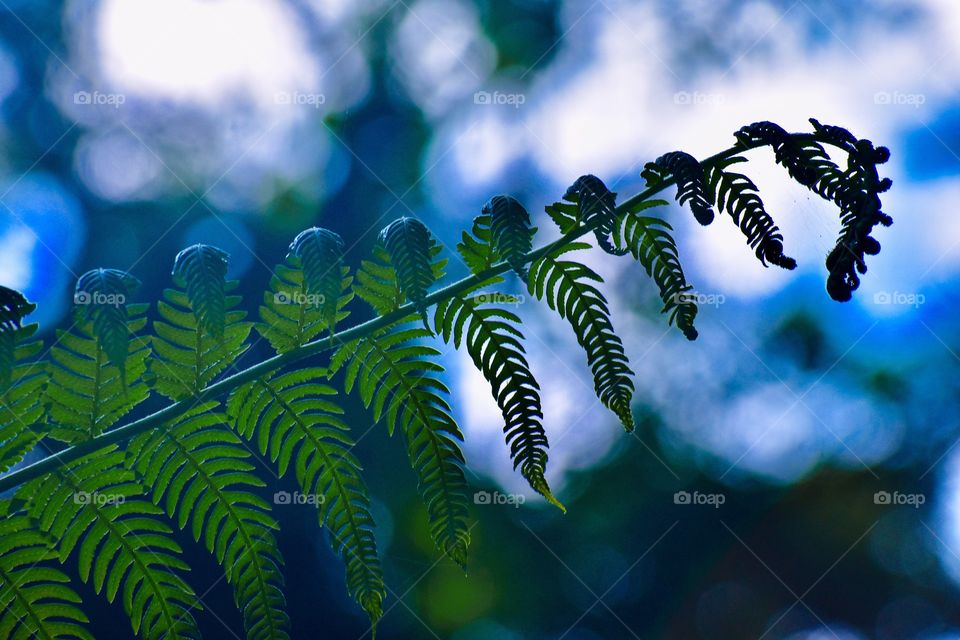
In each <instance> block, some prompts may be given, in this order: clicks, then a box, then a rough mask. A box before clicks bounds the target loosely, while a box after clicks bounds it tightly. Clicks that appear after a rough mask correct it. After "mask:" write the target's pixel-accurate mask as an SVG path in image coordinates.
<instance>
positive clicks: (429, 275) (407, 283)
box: [380, 218, 436, 325]
mask: <svg viewBox="0 0 960 640" xmlns="http://www.w3.org/2000/svg"><path fill="white" fill-rule="evenodd" d="M380 243H381V244H382V245H383V247H384V249H386V250H387V253H388V254H389V255H390V263H391V264H392V265H393V268H394V269H395V270H396V273H397V282H398V283H399V285H400V290H401V291H402V292H403V293H404V295H406V297H407V299H408V300H410V302H412V303H413V304H414V306H415V307H416V308H417V310H418V311H419V312H420V315H421V317H422V318H423V323H424V325H426V324H427V312H426V307H425V306H424V299H425V298H426V297H427V289H429V288H430V285H432V284H433V283H434V281H435V278H434V272H433V268H432V266H431V263H432V261H433V260H432V259H433V255H434V247H435V246H436V241H435V240H434V239H433V236H432V235H431V234H430V230H429V229H427V227H426V226H425V225H424V224H423V223H422V222H420V221H419V220H417V219H416V218H399V219H397V220H394V221H393V222H391V223H390V224H388V225H387V226H386V227H384V229H383V230H382V231H381V232H380Z"/></svg>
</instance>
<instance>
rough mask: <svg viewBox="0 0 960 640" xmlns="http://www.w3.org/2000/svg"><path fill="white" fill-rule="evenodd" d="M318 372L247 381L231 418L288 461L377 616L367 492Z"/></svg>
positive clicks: (379, 595)
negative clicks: (316, 507)
mask: <svg viewBox="0 0 960 640" xmlns="http://www.w3.org/2000/svg"><path fill="white" fill-rule="evenodd" d="M325 377H326V371H324V370H322V369H303V370H299V371H293V372H291V373H286V374H282V375H275V376H270V377H266V378H262V379H259V380H256V381H254V382H250V383H247V384H245V385H243V386H241V387H239V388H238V389H237V390H236V391H235V392H234V393H233V394H232V395H231V396H230V400H229V402H228V404H227V410H228V413H229V416H230V421H231V423H232V424H233V425H234V426H235V428H236V429H237V431H238V432H239V433H240V434H241V435H242V436H243V437H244V438H247V439H248V440H251V441H254V442H256V443H257V446H258V448H259V450H260V453H262V454H265V455H266V454H268V455H269V456H270V459H271V460H272V461H274V462H276V463H278V467H279V472H280V474H281V475H284V474H285V473H286V472H287V470H288V469H289V468H290V467H291V466H293V468H294V469H295V470H296V475H297V480H298V482H299V484H300V487H301V489H302V491H303V492H304V493H305V494H307V495H312V496H322V499H321V500H318V508H319V512H320V513H319V515H320V523H321V525H324V526H326V527H327V528H328V530H329V532H330V541H331V544H332V545H333V547H334V550H335V551H336V552H337V553H338V554H339V555H340V556H341V557H342V558H343V561H344V564H345V565H346V572H347V587H348V590H349V591H350V594H351V596H353V598H354V599H356V601H357V602H358V603H360V606H361V607H363V609H364V610H365V611H366V612H367V615H368V616H370V619H371V621H372V622H373V623H374V624H375V623H376V621H377V620H378V619H379V618H380V616H381V615H383V598H384V595H385V587H384V583H383V570H382V569H381V567H380V560H379V557H378V554H377V544H376V540H375V539H374V535H373V524H374V523H373V517H372V516H371V515H370V497H369V492H368V490H367V487H366V485H365V483H364V482H363V479H362V478H361V474H360V471H361V468H360V463H359V461H358V460H357V459H356V457H355V456H354V455H353V453H351V449H352V448H353V446H354V443H353V441H352V440H350V438H349V437H348V435H347V430H348V429H347V426H346V425H345V424H344V423H343V420H342V418H341V417H340V416H341V415H342V413H343V410H342V409H340V407H339V406H337V405H336V404H335V403H333V402H332V401H331V400H330V398H331V397H332V396H336V391H334V390H333V389H331V388H330V387H328V386H326V385H323V384H320V383H318V382H316V381H317V380H319V379H323V378H325Z"/></svg>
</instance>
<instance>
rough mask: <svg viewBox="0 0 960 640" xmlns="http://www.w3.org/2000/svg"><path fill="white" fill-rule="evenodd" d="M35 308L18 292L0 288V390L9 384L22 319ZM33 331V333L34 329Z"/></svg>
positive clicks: (20, 334) (20, 332) (35, 306)
mask: <svg viewBox="0 0 960 640" xmlns="http://www.w3.org/2000/svg"><path fill="white" fill-rule="evenodd" d="M36 308H37V305H35V304H31V303H30V302H27V299H26V298H25V297H23V294H22V293H20V292H19V291H16V290H14V289H8V288H7V287H4V286H0V390H3V389H5V388H6V387H7V385H9V384H10V378H11V376H12V375H13V366H14V364H15V362H16V358H15V351H16V346H17V342H18V341H19V339H20V337H21V336H22V331H21V330H22V328H23V319H24V317H26V316H27V315H29V314H31V313H33V311H34V310H35V309H36ZM33 330H34V331H35V330H36V327H34V329H33ZM32 332H33V331H31V333H32Z"/></svg>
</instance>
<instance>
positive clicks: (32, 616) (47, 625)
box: [0, 515, 94, 640]
mask: <svg viewBox="0 0 960 640" xmlns="http://www.w3.org/2000/svg"><path fill="white" fill-rule="evenodd" d="M50 543H51V541H50V539H49V537H48V536H46V535H44V534H42V533H41V532H40V531H38V530H36V529H35V528H34V523H33V522H31V521H30V519H29V518H27V517H25V516H23V515H14V516H8V517H6V518H4V519H2V520H0V592H2V594H3V595H2V597H0V635H2V637H4V638H17V639H22V640H26V639H27V638H37V639H39V640H56V639H69V640H94V638H93V635H91V634H90V632H89V631H87V629H86V626H85V625H86V624H87V623H88V622H89V620H88V619H87V616H86V614H84V613H83V611H81V610H80V607H79V606H78V605H79V604H80V596H79V595H77V593H76V592H75V591H74V590H73V589H72V588H70V578H68V577H67V576H66V575H65V574H64V573H63V572H61V571H59V570H57V569H54V568H53V567H51V566H50V562H49V561H50V560H54V559H56V554H55V553H54V552H53V551H52V550H51V549H50Z"/></svg>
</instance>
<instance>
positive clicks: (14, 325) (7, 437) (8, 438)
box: [0, 287, 47, 473]
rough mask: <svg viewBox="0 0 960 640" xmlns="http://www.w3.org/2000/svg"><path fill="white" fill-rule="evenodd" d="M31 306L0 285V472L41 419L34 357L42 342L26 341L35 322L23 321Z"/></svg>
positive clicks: (25, 447)
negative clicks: (27, 322) (26, 322)
mask: <svg viewBox="0 0 960 640" xmlns="http://www.w3.org/2000/svg"><path fill="white" fill-rule="evenodd" d="M34 309H36V305H34V304H30V303H29V302H27V300H26V298H24V297H23V295H22V294H21V293H20V292H18V291H14V290H13V289H7V288H6V287H0V473H2V472H4V471H7V470H8V469H10V468H11V467H12V466H13V465H15V464H17V463H18V462H20V461H21V460H23V456H24V455H26V453H27V452H28V451H30V449H32V448H33V446H34V445H35V444H36V443H37V441H38V440H39V434H38V433H37V432H36V431H34V429H33V426H34V425H37V424H40V423H41V422H42V420H43V414H44V407H43V402H42V400H43V389H44V386H45V385H46V383H47V375H46V369H45V367H44V366H43V365H42V364H40V363H37V362H35V361H34V360H35V358H36V356H37V354H38V353H39V352H40V351H41V350H42V349H43V345H42V344H41V343H40V342H38V341H33V342H28V340H29V339H30V338H31V337H32V336H33V334H34V333H36V330H37V325H36V324H29V325H24V324H23V318H24V317H25V316H27V315H28V314H30V313H31V312H32V311H33V310H34Z"/></svg>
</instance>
